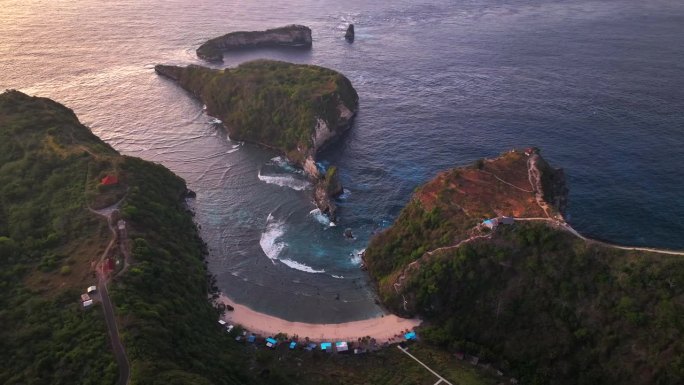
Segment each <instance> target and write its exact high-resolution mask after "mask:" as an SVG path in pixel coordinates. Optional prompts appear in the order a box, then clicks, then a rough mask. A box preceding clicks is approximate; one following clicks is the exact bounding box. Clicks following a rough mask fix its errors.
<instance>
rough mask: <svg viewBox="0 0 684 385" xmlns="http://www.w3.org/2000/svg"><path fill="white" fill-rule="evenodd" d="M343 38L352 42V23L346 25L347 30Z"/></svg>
mask: <svg viewBox="0 0 684 385" xmlns="http://www.w3.org/2000/svg"><path fill="white" fill-rule="evenodd" d="M344 38H345V39H347V41H348V42H350V43H353V42H354V24H349V27H347V32H345V34H344Z"/></svg>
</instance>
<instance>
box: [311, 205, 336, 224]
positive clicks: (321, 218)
mask: <svg viewBox="0 0 684 385" xmlns="http://www.w3.org/2000/svg"><path fill="white" fill-rule="evenodd" d="M309 215H311V216H312V217H313V218H314V219H315V220H316V221H317V222H318V223H320V224H322V225H323V226H328V227H335V226H337V225H336V224H335V222H333V221H331V220H330V218H328V216H327V215H325V214H323V213H322V212H321V209H313V210H311V211H309Z"/></svg>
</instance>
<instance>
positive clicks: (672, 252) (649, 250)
mask: <svg viewBox="0 0 684 385" xmlns="http://www.w3.org/2000/svg"><path fill="white" fill-rule="evenodd" d="M515 220H516V221H527V222H548V223H551V224H553V225H555V226H557V227H559V228H561V229H563V230H565V231H567V232H569V233H570V234H572V235H574V236H576V237H578V238H580V239H582V240H584V241H587V242H591V243H595V244H598V245H601V246H605V247H610V248H612V249H619V250H629V251H645V252H647V253H660V254H669V255H683V256H684V251H677V250H668V249H657V248H654V247H635V246H621V245H616V244H613V243H608V242H603V241H598V240H596V239H591V238H587V237H585V236H584V235H582V234H580V233H579V232H577V230H575V229H573V228H572V226H570V225H569V224H567V223H566V222H563V221H559V220H557V219H553V218H515Z"/></svg>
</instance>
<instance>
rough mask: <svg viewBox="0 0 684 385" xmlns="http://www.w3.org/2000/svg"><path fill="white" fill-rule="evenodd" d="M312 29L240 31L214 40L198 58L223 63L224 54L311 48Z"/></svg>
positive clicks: (285, 28) (200, 48)
mask: <svg viewBox="0 0 684 385" xmlns="http://www.w3.org/2000/svg"><path fill="white" fill-rule="evenodd" d="M311 43H312V40H311V29H310V28H309V27H306V26H303V25H288V26H285V27H280V28H273V29H268V30H266V31H239V32H232V33H229V34H226V35H223V36H220V37H216V38H213V39H211V40H208V41H207V42H205V43H204V44H202V45H201V46H200V47H199V48H198V49H197V56H198V57H199V58H200V59H203V60H207V61H223V52H225V51H231V50H238V49H247V48H261V47H298V48H311Z"/></svg>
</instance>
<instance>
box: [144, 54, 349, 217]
mask: <svg viewBox="0 0 684 385" xmlns="http://www.w3.org/2000/svg"><path fill="white" fill-rule="evenodd" d="M155 71H156V72H157V73H158V74H160V75H163V76H166V77H168V78H170V79H173V80H175V81H177V82H178V84H179V85H180V86H181V87H183V88H184V89H186V90H187V91H188V92H190V93H192V94H193V95H194V96H195V97H197V98H198V99H200V100H201V101H202V102H203V103H205V104H206V106H207V111H208V112H209V114H210V115H212V116H215V117H217V118H219V119H221V121H222V122H223V125H224V126H225V127H226V129H227V130H228V133H229V135H230V137H231V138H232V139H235V140H241V141H247V142H252V143H257V144H259V145H262V146H265V147H268V148H272V149H275V150H277V151H280V152H282V153H283V154H285V155H286V156H287V158H288V159H289V160H290V161H291V162H292V163H294V164H295V165H297V166H299V167H301V168H302V169H304V171H305V172H306V173H307V174H308V175H309V176H310V177H311V178H312V179H313V180H314V181H316V184H319V183H324V182H325V181H326V178H325V176H323V175H321V174H320V172H319V170H318V167H317V166H316V155H317V153H318V152H319V151H320V150H321V149H322V148H324V147H326V146H328V145H329V144H330V143H332V142H333V141H334V140H336V139H337V138H338V137H339V136H340V135H341V134H343V133H344V132H345V131H346V130H347V129H349V128H350V127H351V124H352V121H353V119H354V116H355V114H356V111H357V110H358V94H357V93H356V90H354V87H352V85H351V82H350V81H349V79H347V78H346V77H345V76H343V75H342V74H340V73H338V72H335V71H333V70H329V69H326V68H322V67H317V66H311V65H297V64H291V63H284V62H277V61H268V60H259V61H255V62H250V63H245V64H242V65H240V66H238V67H237V68H233V69H225V70H214V69H210V68H205V67H201V66H188V67H174V66H163V65H158V66H156V67H155ZM325 191H328V190H327V189H325ZM314 195H315V197H323V196H324V195H323V194H318V193H317V194H314ZM327 197H328V199H327V201H326V200H324V199H322V198H320V199H319V198H316V202H317V204H318V206H319V208H320V209H321V210H322V211H326V210H327V211H328V212H329V214H330V216H331V217H333V218H334V216H335V208H334V204H331V203H332V201H331V200H330V197H331V195H330V194H328V195H327Z"/></svg>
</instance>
